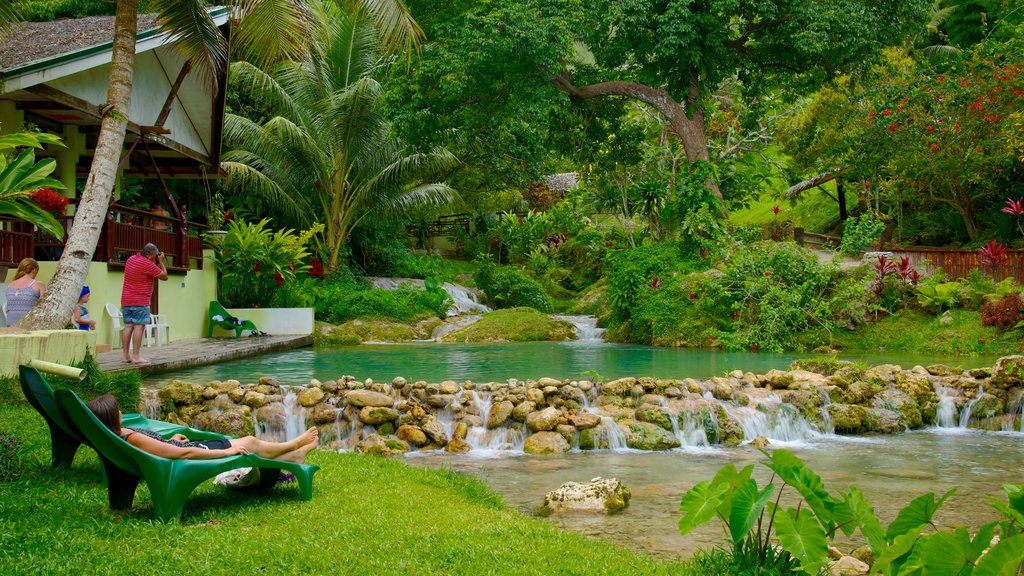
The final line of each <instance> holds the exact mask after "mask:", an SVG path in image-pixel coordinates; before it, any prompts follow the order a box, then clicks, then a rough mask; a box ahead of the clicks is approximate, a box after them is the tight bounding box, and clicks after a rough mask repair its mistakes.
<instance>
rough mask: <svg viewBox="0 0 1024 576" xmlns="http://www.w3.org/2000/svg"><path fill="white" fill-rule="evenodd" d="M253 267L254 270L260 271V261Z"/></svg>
mask: <svg viewBox="0 0 1024 576" xmlns="http://www.w3.org/2000/svg"><path fill="white" fill-rule="evenodd" d="M252 269H253V272H259V271H260V263H259V262H257V263H256V265H255V266H253V268H252Z"/></svg>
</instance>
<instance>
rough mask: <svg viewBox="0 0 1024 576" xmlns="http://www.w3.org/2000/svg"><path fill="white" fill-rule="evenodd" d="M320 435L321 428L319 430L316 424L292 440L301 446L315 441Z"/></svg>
mask: <svg viewBox="0 0 1024 576" xmlns="http://www.w3.org/2000/svg"><path fill="white" fill-rule="evenodd" d="M319 436H320V430H318V429H317V427H316V426H310V427H309V429H307V430H306V431H305V432H303V433H302V434H299V436H298V437H296V438H295V440H292V442H294V443H295V446H297V447H299V448H301V447H303V446H305V445H306V444H309V443H310V442H313V441H315V440H316V439H317V438H319Z"/></svg>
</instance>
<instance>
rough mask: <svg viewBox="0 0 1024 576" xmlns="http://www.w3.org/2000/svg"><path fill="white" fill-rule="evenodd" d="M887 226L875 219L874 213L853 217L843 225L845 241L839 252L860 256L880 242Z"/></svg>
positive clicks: (843, 240) (841, 244)
mask: <svg viewBox="0 0 1024 576" xmlns="http://www.w3.org/2000/svg"><path fill="white" fill-rule="evenodd" d="M883 230H885V224H884V223H883V222H882V221H880V220H879V219H878V218H876V217H875V214H874V212H870V211H869V212H865V213H863V214H861V215H860V216H852V217H850V218H847V219H846V222H844V223H843V239H842V242H841V243H840V245H839V251H840V252H842V253H843V254H849V255H850V256H860V255H861V254H863V253H864V251H865V250H867V249H868V248H870V247H871V245H872V244H874V243H875V242H878V239H879V237H881V235H882V231H883Z"/></svg>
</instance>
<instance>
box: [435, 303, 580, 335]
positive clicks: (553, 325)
mask: <svg viewBox="0 0 1024 576" xmlns="http://www.w3.org/2000/svg"><path fill="white" fill-rule="evenodd" d="M572 338H573V332H572V325H571V324H570V323H568V322H565V321H562V320H554V319H552V318H550V317H549V316H548V315H547V314H544V313H543V312H538V311H537V310H534V309H533V308H525V307H521V308H506V309H504V310H495V311H494V312H488V313H487V314H484V315H483V317H481V318H480V320H478V321H477V322H474V323H473V324H470V325H469V326H466V327H465V328H462V329H459V330H456V331H455V332H452V333H451V334H449V335H447V336H445V337H444V338H443V340H444V341H445V342H535V341H547V340H550V341H561V340H571V339H572Z"/></svg>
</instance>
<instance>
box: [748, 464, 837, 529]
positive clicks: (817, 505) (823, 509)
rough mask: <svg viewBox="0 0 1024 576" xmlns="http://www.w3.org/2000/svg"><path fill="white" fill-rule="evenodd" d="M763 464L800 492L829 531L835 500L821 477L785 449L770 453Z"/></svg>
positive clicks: (832, 520) (831, 527)
mask: <svg viewBox="0 0 1024 576" xmlns="http://www.w3.org/2000/svg"><path fill="white" fill-rule="evenodd" d="M765 465H766V466H768V467H769V468H771V469H772V470H773V471H775V473H776V474H778V476H779V478H782V480H783V481H784V482H785V483H786V484H789V485H790V486H792V487H793V488H796V490H797V491H798V492H800V495H801V496H803V498H804V500H805V501H806V502H807V505H808V506H810V507H811V510H812V511H813V512H814V515H815V517H816V518H817V520H818V521H819V522H821V525H822V526H823V527H824V528H825V530H827V531H831V530H832V529H833V528H834V527H835V522H834V519H833V515H834V510H835V505H836V500H835V499H834V498H832V496H831V495H829V493H828V491H827V490H825V483H824V482H822V481H821V477H820V476H818V475H817V474H816V473H815V472H814V471H813V470H811V469H810V468H808V467H807V465H806V464H804V462H803V460H800V459H799V458H797V457H796V456H794V455H793V454H792V453H791V452H789V451H787V450H782V449H779V450H776V451H775V452H774V453H772V455H771V460H769V461H768V462H767V463H766V464H765Z"/></svg>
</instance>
